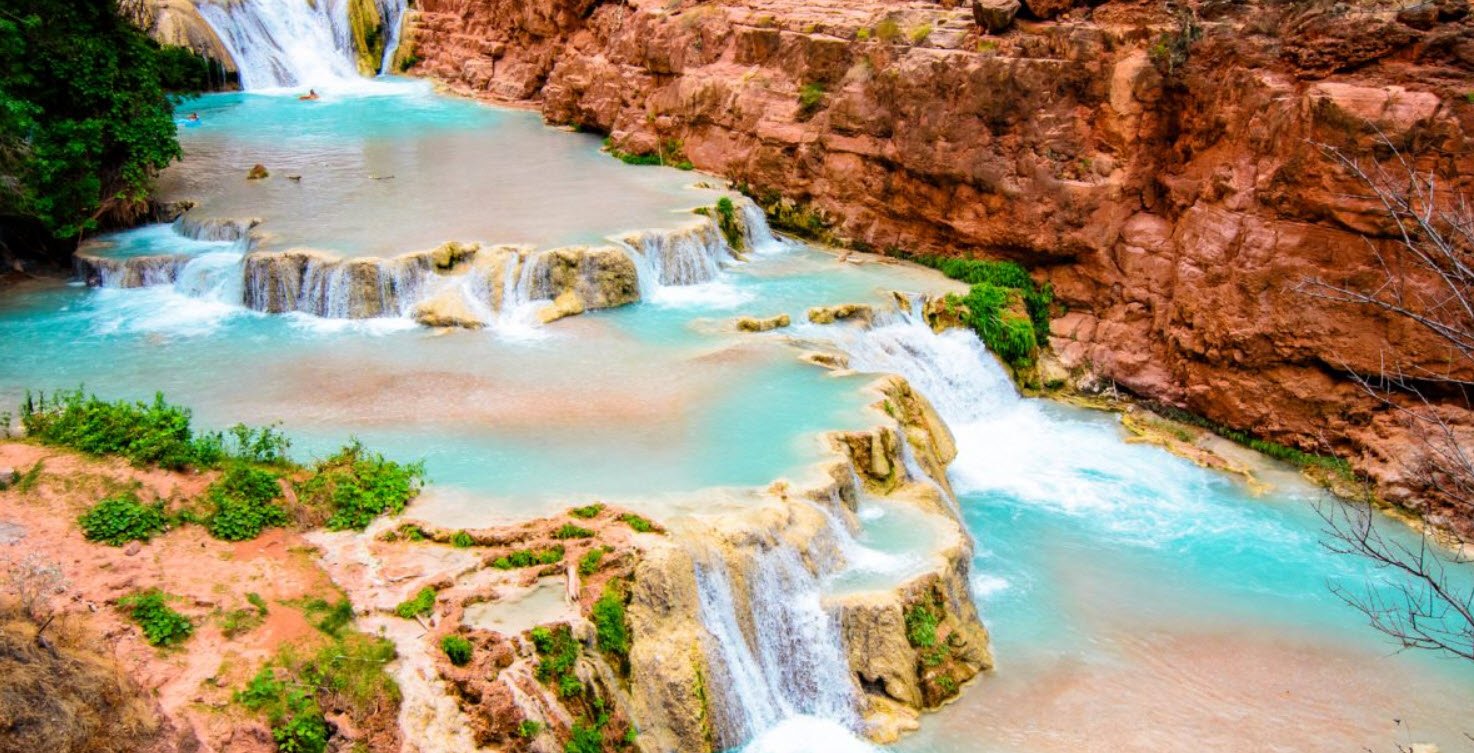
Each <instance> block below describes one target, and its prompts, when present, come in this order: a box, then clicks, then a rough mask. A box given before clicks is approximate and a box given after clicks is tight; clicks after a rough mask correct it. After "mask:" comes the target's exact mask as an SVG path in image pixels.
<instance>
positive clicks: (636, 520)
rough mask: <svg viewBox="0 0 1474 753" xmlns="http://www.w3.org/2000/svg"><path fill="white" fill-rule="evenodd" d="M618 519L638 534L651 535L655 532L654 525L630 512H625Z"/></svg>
mask: <svg viewBox="0 0 1474 753" xmlns="http://www.w3.org/2000/svg"><path fill="white" fill-rule="evenodd" d="M619 519H620V520H621V521H623V522H624V524H625V525H627V526H629V527H630V528H633V529H635V531H637V532H639V533H651V532H652V531H654V530H655V524H654V523H651V522H650V521H649V520H647V519H645V518H642V517H640V516H639V515H636V514H634V513H632V512H627V513H625V514H623V515H621V516H619Z"/></svg>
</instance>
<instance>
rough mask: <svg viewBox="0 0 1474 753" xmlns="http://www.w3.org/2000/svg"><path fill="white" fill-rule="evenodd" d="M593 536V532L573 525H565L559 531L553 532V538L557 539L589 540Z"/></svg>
mask: <svg viewBox="0 0 1474 753" xmlns="http://www.w3.org/2000/svg"><path fill="white" fill-rule="evenodd" d="M593 535H594V532H593V531H590V530H589V529H587V528H583V527H580V526H576V525H574V524H572V523H564V524H563V525H562V527H560V528H559V529H558V530H556V531H553V538H555V539H587V538H591V537H592V536H593Z"/></svg>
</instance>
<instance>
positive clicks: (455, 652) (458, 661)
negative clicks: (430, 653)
mask: <svg viewBox="0 0 1474 753" xmlns="http://www.w3.org/2000/svg"><path fill="white" fill-rule="evenodd" d="M440 650H441V651H444V652H445V657H446V658H447V659H450V663H451V664H454V665H456V666H457V667H464V666H466V665H467V664H470V663H471V642H470V641H468V640H466V639H465V638H462V637H461V636H459V635H447V636H445V637H444V638H441V639H440Z"/></svg>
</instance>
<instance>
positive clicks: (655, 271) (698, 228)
mask: <svg viewBox="0 0 1474 753" xmlns="http://www.w3.org/2000/svg"><path fill="white" fill-rule="evenodd" d="M762 227H763V228H764V231H766V228H767V224H766V223H764V224H763V225H762ZM770 235H771V234H770ZM621 242H622V243H623V244H624V246H625V247H626V248H627V249H628V250H629V252H630V257H631V258H633V259H634V261H635V266H636V268H638V270H639V275H640V294H641V295H642V296H644V297H647V298H648V297H650V296H652V295H654V294H655V293H656V292H657V291H659V290H660V288H662V287H664V286H667V285H698V284H700V283H703V282H711V281H712V280H715V279H716V277H717V275H718V274H720V273H721V271H722V265H723V264H728V263H731V262H733V261H736V260H735V259H734V258H733V256H732V249H731V247H729V246H728V245H727V241H726V239H724V238H723V237H722V233H721V230H719V229H718V228H717V226H716V223H713V222H700V223H697V224H694V225H692V226H690V227H688V228H683V229H681V230H676V231H649V232H642V233H632V234H630V235H628V236H626V237H625V238H623V239H622V240H621Z"/></svg>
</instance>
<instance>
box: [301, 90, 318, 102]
mask: <svg viewBox="0 0 1474 753" xmlns="http://www.w3.org/2000/svg"><path fill="white" fill-rule="evenodd" d="M317 98H318V96H317V90H316V89H308V90H307V93H306V94H303V95H302V96H300V97H298V98H297V99H300V100H302V101H303V102H308V101H311V100H314V99H317Z"/></svg>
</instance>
